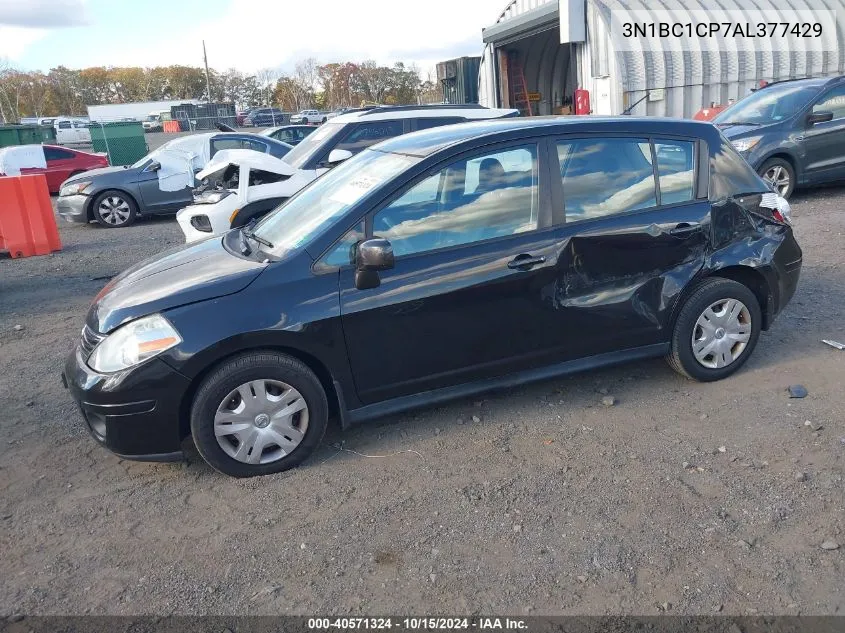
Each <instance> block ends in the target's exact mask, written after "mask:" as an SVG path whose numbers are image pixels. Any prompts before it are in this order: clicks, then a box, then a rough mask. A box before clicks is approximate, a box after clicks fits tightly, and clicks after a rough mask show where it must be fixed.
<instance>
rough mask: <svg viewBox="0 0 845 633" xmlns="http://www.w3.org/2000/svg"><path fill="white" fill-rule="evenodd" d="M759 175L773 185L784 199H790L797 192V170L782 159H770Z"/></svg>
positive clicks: (761, 168)
mask: <svg viewBox="0 0 845 633" xmlns="http://www.w3.org/2000/svg"><path fill="white" fill-rule="evenodd" d="M757 173H759V174H760V177H761V178H762V179H763V180H765V181H766V182H767V183H768V184H769V185H772V186H773V187H774V189H775V191H777V192H778V194H780V196H781V197H782V198H788V197H789V196H791V195H792V192H793V191H794V190H795V170H794V169H793V168H792V165H790V164H789V162H787V161H785V160H783V159H782V158H770V159H769V160H767V161H766V162H765V163H763V165H762V166H761V167H760V169H759V171H758V172H757Z"/></svg>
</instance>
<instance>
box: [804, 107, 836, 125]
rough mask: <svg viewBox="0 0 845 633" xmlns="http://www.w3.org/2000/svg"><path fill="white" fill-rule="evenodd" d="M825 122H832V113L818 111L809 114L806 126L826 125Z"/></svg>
mask: <svg viewBox="0 0 845 633" xmlns="http://www.w3.org/2000/svg"><path fill="white" fill-rule="evenodd" d="M827 121H833V112H830V111H829V110H819V111H818V112H813V113H811V114H810V115H809V116H808V117H807V125H815V124H816V123H826V122H827Z"/></svg>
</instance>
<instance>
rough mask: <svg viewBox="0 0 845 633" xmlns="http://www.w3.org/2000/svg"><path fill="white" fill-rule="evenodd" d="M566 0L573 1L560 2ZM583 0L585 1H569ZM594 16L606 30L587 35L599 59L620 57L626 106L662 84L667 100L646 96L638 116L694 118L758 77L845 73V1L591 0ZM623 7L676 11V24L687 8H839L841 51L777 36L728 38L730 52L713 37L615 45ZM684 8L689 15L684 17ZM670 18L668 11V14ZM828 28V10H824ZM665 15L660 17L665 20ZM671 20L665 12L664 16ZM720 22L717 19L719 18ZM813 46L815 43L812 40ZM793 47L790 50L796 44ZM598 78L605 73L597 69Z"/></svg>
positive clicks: (773, 11)
mask: <svg viewBox="0 0 845 633" xmlns="http://www.w3.org/2000/svg"><path fill="white" fill-rule="evenodd" d="M562 1H567V0H562ZM571 1H576V2H577V1H580V0H571ZM587 2H588V9H589V11H588V15H589V12H590V11H592V12H593V15H594V16H595V17H596V18H599V19H598V20H597V26H598V23H599V22H602V23H603V25H602V26H603V28H601V27H599V28H598V29H595V30H593V29H591V32H590V34H589V40H590V49H591V57H592V59H593V60H596V59H597V58H601V57H603V56H605V55H608V56H610V57H611V58H612V59H613V60H614V61H615V66H616V67H615V69H613V70H611V74H612V75H613V76H614V77H615V79H616V83H617V84H618V85H619V86H620V92H621V97H622V103H621V104H618V105H619V106H621V108H623V109H624V108H625V107H627V106H629V105H630V104H633V103H636V102H637V101H638V100H640V99H641V98H642V97H644V96H645V95H646V94H647V91H648V90H654V89H659V88H663V89H664V98H663V99H662V100H656V101H649V100H648V99H647V100H645V101H643V102H642V103H640V104H639V105H638V106H636V107H635V108H634V109H633V110H632V111H631V112H632V114H636V115H652V116H685V117H690V116H692V115H693V114H695V112H697V111H698V110H699V109H700V108H702V107H705V106H707V105H710V103H711V102H715V103H727V101H728V99H739V98H741V97H743V96H745V95H747V94H748V93H749V91H750V90H751V89H752V88H756V87H757V86H758V85H759V82H760V80H762V79H765V80H767V81H772V80H776V79H791V78H796V77H809V76H831V75H840V74H843V72H845V26H843V22H842V21H841V19H845V2H844V1H843V0H753V2H749V1H748V0H745V1H742V0H708V1H705V0H640V1H637V0H587ZM620 7H622V8H625V9H628V10H631V11H645V12H649V13H653V12H654V11H655V10H661V11H665V10H672V11H673V12H674V17H675V19H676V21H678V22H684V21H688V20H690V19H691V18H690V16H689V13H688V12H689V11H704V12H707V13H710V14H711V15H713V10H738V9H743V8H746V9H747V8H754V9H755V10H756V11H760V12H765V13H766V14H767V15H771V16H773V17H772V20H777V19H778V18H777V16H778V15H779V11H781V10H782V11H810V12H813V13H815V12H818V11H824V10H828V11H837V10H838V11H839V17H840V20H837V21H836V25H835V28H836V40H837V42H838V44H839V50H838V54H837V53H831V52H815V51H812V50H811V49H810V47H809V46H806V47H804V48H796V46H801V43H800V42H801V41H800V40H796V39H794V38H783V37H771V38H755V39H744V38H735V39H730V40H727V42H728V43H729V45H730V46H731V48H730V50H726V51H719V50H716V49H715V47H714V44H713V43H712V42H711V41H709V40H708V39H707V38H691V39H690V40H689V47H690V49H691V50H688V51H673V50H659V48H660V47H661V44H662V41H661V39H660V38H653V39H652V40H650V41H649V43H650V45H651V46H652V50H645V51H621V50H615V48H614V46H613V42H612V40H611V38H610V34H609V25H610V10H611V9H612V8H620ZM685 14H686V15H685ZM663 15H664V16H665V14H663ZM818 15H819V16H820V17H819V20H820V21H822V22H823V23H824V25H825V27H828V26H830V27H834V25H832V24H830V25H828V24H827V22H828V21H829V20H828V16H827V15H825V14H818ZM660 18H661V16H660V15H659V14H655V15H654V21H655V22H657V21H660ZM663 19H665V17H664V18H663ZM714 21H719V20H718V18H716V17H714ZM808 44H811V42H809V41H808ZM790 46H791V47H792V48H790ZM593 76H599V75H596V74H594V75H593Z"/></svg>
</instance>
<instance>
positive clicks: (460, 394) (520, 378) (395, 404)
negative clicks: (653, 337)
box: [334, 343, 669, 428]
mask: <svg viewBox="0 0 845 633" xmlns="http://www.w3.org/2000/svg"><path fill="white" fill-rule="evenodd" d="M668 352H669V343H657V344H655V345H645V346H643V347H635V348H632V349H626V350H623V351H620V352H608V353H606V354H598V355H596V356H587V357H585V358H578V359H576V360H568V361H565V362H562V363H556V364H554V365H547V366H545V367H539V368H537V369H528V370H525V371H520V372H515V373H512V374H506V375H504V376H496V377H495V378H485V379H484V380H477V381H474V382H467V383H463V384H460V385H454V386H451V387H442V388H440V389H432V390H431V391H424V392H422V393H415V394H412V395H409V396H402V397H399V398H393V399H391V400H385V401H384V402H376V403H374V404H368V405H366V406H363V407H359V408H358V409H352V410H348V409H347V408H346V402H345V398H344V397H343V389H342V388H341V386H340V383H338V382H337V381H334V388H335V391H336V392H337V396H338V404H339V405H340V406H339V409H340V423H341V426H342V427H343V428H347V427H350V426H353V425H355V424H359V423H361V422H365V421H367V420H371V419H373V418H379V417H382V416H385V415H392V414H394V413H400V412H402V411H407V410H409V409H416V408H419V407H424V406H428V405H432V404H438V403H440V402H446V401H448V400H454V399H456V398H464V397H466V396H471V395H475V394H479V393H484V392H486V391H493V390H496V389H504V388H509V387H517V386H519V385H524V384H527V383H532V382H537V381H540V380H548V379H550V378H557V377H559V376H566V375H568V374H575V373H578V372H582V371H586V370H588V369H596V368H598V367H606V366H608V365H618V364H620V363H626V362H629V361H633V360H640V359H643V358H655V357H658V356H663V355H665V354H667V353H668Z"/></svg>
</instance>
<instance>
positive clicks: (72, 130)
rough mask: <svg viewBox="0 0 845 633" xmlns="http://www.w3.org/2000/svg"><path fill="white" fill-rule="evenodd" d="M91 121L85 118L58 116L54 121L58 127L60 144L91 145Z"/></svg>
mask: <svg viewBox="0 0 845 633" xmlns="http://www.w3.org/2000/svg"><path fill="white" fill-rule="evenodd" d="M88 126H89V123H88V121H85V120H83V119H71V118H68V117H58V118H57V119H56V120H55V121H53V127H54V128H55V129H56V143H57V144H58V145H90V144H91V130H90V129H88Z"/></svg>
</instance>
